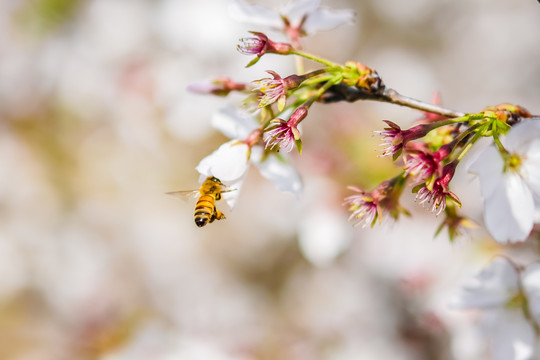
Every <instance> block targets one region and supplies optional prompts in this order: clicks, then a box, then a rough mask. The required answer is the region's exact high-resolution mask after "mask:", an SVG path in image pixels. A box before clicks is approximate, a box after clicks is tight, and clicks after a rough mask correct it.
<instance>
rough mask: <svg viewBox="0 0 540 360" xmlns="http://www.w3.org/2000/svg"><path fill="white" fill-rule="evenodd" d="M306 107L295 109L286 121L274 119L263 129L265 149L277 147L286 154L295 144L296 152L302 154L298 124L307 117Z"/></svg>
mask: <svg viewBox="0 0 540 360" xmlns="http://www.w3.org/2000/svg"><path fill="white" fill-rule="evenodd" d="M307 113H308V107H307V106H305V105H302V106H300V107H299V108H298V109H296V110H295V111H294V112H293V113H292V115H291V117H290V118H289V120H288V121H285V120H282V119H275V120H272V121H271V122H270V126H268V127H267V128H266V129H265V134H264V139H265V141H266V147H267V148H273V147H274V146H279V147H281V148H282V149H284V150H285V151H287V152H291V150H292V149H293V147H294V145H295V144H296V146H297V148H298V151H299V152H302V140H301V139H300V131H299V130H298V124H299V123H300V122H301V121H302V120H304V118H305V117H306V116H307Z"/></svg>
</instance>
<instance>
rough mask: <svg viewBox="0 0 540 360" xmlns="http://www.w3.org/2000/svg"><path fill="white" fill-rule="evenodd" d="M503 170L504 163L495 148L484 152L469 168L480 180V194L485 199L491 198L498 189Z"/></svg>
mask: <svg viewBox="0 0 540 360" xmlns="http://www.w3.org/2000/svg"><path fill="white" fill-rule="evenodd" d="M503 169H504V161H503V159H502V157H501V155H500V154H499V151H498V150H497V149H496V148H495V146H489V147H487V148H485V149H484V150H482V151H481V152H480V154H478V157H477V158H476V160H475V161H474V162H473V163H472V164H471V165H470V166H469V172H471V173H473V174H475V175H477V176H478V178H479V180H480V192H481V194H482V197H483V198H484V199H487V198H489V197H490V196H491V195H492V194H493V192H494V191H495V189H496V188H497V186H498V184H499V182H500V181H501V178H502V174H503Z"/></svg>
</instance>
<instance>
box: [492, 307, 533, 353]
mask: <svg viewBox="0 0 540 360" xmlns="http://www.w3.org/2000/svg"><path fill="white" fill-rule="evenodd" d="M489 333H490V339H491V344H492V358H493V359H495V360H530V359H531V356H532V355H533V352H534V341H535V334H534V328H533V326H532V325H531V323H529V322H528V321H527V319H526V318H525V317H524V316H523V312H522V311H521V310H519V309H515V310H508V311H501V312H500V313H499V314H498V316H497V320H496V321H495V322H494V323H492V324H491V326H490V327H489Z"/></svg>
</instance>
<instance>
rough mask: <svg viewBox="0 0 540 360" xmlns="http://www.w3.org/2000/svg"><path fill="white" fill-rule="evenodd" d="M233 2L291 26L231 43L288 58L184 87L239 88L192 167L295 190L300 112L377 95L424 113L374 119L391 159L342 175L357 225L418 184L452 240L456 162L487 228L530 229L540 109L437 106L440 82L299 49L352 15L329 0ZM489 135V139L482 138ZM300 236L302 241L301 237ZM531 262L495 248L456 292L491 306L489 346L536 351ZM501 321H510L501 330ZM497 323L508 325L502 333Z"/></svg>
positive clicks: (267, 22)
mask: <svg viewBox="0 0 540 360" xmlns="http://www.w3.org/2000/svg"><path fill="white" fill-rule="evenodd" d="M230 12H231V15H232V16H233V17H234V18H235V19H237V20H238V21H241V22H244V23H248V24H251V25H255V26H258V27H263V28H266V30H270V31H272V30H278V31H280V32H281V33H282V34H285V35H286V36H287V40H286V41H285V42H278V41H274V40H273V39H271V37H272V36H273V35H272V34H270V33H268V34H267V33H263V32H260V31H251V32H250V35H249V36H248V37H244V38H241V39H240V40H239V44H238V45H237V50H238V52H240V53H241V54H243V55H249V56H252V57H253V56H254V57H253V58H252V59H251V61H249V63H248V64H247V67H249V66H253V65H255V64H256V63H258V62H259V60H260V59H261V58H262V57H267V55H268V54H275V55H282V57H280V58H283V57H289V58H290V57H293V58H294V60H295V61H294V63H295V65H296V70H295V71H291V72H290V73H288V74H283V73H281V74H280V73H278V71H276V70H275V69H269V70H266V72H267V73H268V74H269V75H270V76H271V77H265V78H260V79H257V80H251V81H249V82H247V83H238V82H235V81H233V80H231V79H229V78H228V77H221V78H217V79H216V80H214V82H213V83H211V84H208V83H205V84H201V83H199V84H194V85H193V86H191V87H190V90H192V91H194V92H198V93H206V94H213V95H218V96H227V95H229V94H230V93H231V92H236V93H240V94H242V95H245V101H244V107H243V108H239V107H235V106H233V105H230V106H228V107H225V108H223V109H221V110H219V111H217V112H216V114H215V115H214V117H213V119H212V124H213V126H214V127H215V128H216V129H218V130H220V131H221V132H222V133H223V134H225V135H226V136H227V137H229V138H230V141H227V142H225V143H224V144H222V145H221V146H220V147H219V148H218V149H217V150H216V151H214V152H213V153H212V154H210V155H208V156H207V157H205V158H204V159H202V160H201V162H200V163H199V165H198V166H197V168H196V169H197V171H198V172H199V173H200V178H201V181H202V180H204V179H206V178H208V177H216V178H218V179H219V180H220V181H221V182H222V183H223V184H225V185H227V186H229V187H231V188H234V189H236V190H240V189H241V186H242V183H243V181H244V179H245V176H246V174H247V172H248V169H249V168H251V167H252V165H254V167H256V168H258V169H259V171H260V173H261V174H262V175H263V177H265V178H267V179H269V180H271V181H272V182H273V183H274V184H275V185H276V187H277V188H278V189H280V190H283V191H288V192H291V193H294V194H298V193H300V191H301V189H302V183H301V181H300V176H299V174H298V173H297V171H296V170H295V168H294V167H293V166H292V163H291V161H290V158H289V153H291V152H293V150H294V149H296V151H297V152H298V154H301V153H302V148H303V141H302V140H303V139H302V136H303V129H301V127H300V126H301V125H300V124H302V126H305V125H304V124H305V123H306V120H307V119H308V118H309V116H308V115H310V114H313V113H314V112H316V111H317V107H319V106H322V105H324V104H327V103H332V102H340V101H347V102H354V101H359V100H376V101H381V102H386V103H390V104H395V105H400V106H407V107H409V108H412V109H416V110H420V111H422V112H423V115H422V116H421V117H420V118H418V119H417V121H416V122H415V123H414V124H413V125H412V126H410V127H408V128H405V127H403V128H402V126H400V125H398V124H397V123H396V122H397V121H396V122H394V121H390V120H383V121H384V123H385V127H383V129H382V130H379V131H375V134H376V135H378V136H380V137H381V138H382V144H381V145H382V152H381V153H380V156H379V157H380V158H386V159H389V160H390V159H391V161H392V162H393V164H394V165H395V166H396V167H398V168H399V171H398V172H397V173H398V175H397V176H395V173H396V172H395V173H394V175H393V176H391V177H390V178H386V179H385V178H382V179H381V178H380V177H377V179H378V181H379V184H378V185H376V186H375V187H374V189H373V190H371V191H366V190H363V189H361V188H360V187H357V186H349V189H350V190H352V191H353V192H354V193H353V194H351V195H349V196H347V197H346V198H345V200H344V204H343V205H344V206H346V208H347V210H348V211H349V213H350V214H349V220H350V221H351V222H352V223H353V224H354V225H361V226H362V227H367V226H371V227H373V226H374V225H375V224H376V223H378V222H381V221H382V219H384V218H387V217H389V218H391V219H394V220H397V219H398V218H399V217H400V216H401V215H410V213H409V212H408V211H407V210H406V209H405V208H404V207H402V206H401V204H400V202H401V196H402V195H403V193H404V190H405V189H406V188H408V187H409V188H410V189H411V192H412V193H415V194H416V203H417V204H419V205H422V206H424V207H425V208H427V209H429V210H430V211H431V212H432V213H434V214H435V215H436V216H437V217H439V216H441V217H443V219H442V221H441V223H440V226H439V227H438V229H437V231H436V235H437V234H439V233H440V232H441V231H442V229H443V228H446V229H447V230H448V235H449V238H450V240H451V241H453V240H454V239H455V238H456V237H457V236H458V235H459V234H461V231H462V229H463V228H472V227H475V223H474V222H473V221H472V220H469V219H468V217H467V216H465V215H462V214H461V213H460V212H461V210H459V209H460V208H461V207H462V203H461V201H460V198H459V197H460V196H463V195H462V194H461V193H460V191H456V188H455V187H454V186H455V184H454V182H453V180H454V178H455V177H456V174H459V173H460V172H459V170H460V169H464V170H468V171H469V172H470V173H471V174H474V176H475V177H477V178H478V179H479V186H480V191H479V193H480V195H481V196H482V198H483V201H484V223H485V227H486V228H487V230H488V232H489V233H490V234H491V236H492V237H493V239H494V240H496V241H497V242H499V243H508V242H511V243H514V242H521V241H525V240H527V239H528V238H530V235H531V233H532V231H534V224H535V223H536V222H538V221H539V218H538V214H539V213H540V211H539V210H540V206H539V204H540V121H538V118H536V117H534V116H532V115H531V113H529V112H528V111H527V110H525V109H524V108H523V107H521V106H516V105H512V104H508V103H504V104H500V105H496V106H488V107H485V108H483V109H481V110H479V111H477V112H472V113H461V112H457V111H453V110H449V109H445V108H443V107H441V106H440V97H439V95H438V94H436V96H435V97H434V98H433V100H432V104H428V103H424V102H421V101H418V100H415V99H412V98H409V97H406V96H403V95H401V94H399V93H398V92H397V91H396V90H394V89H392V88H389V87H388V86H387V84H386V83H385V82H384V81H383V78H382V77H381V76H380V75H379V74H378V73H377V71H375V70H374V69H372V68H371V67H369V66H367V65H365V64H363V63H361V62H357V61H347V62H345V63H344V64H340V63H336V62H333V61H330V60H327V59H324V58H322V57H319V56H317V55H314V54H311V53H308V52H305V51H303V47H302V45H301V43H300V39H301V37H302V36H306V35H311V34H314V33H315V32H316V31H318V30H327V29H330V28H333V27H335V26H337V25H341V24H346V23H350V22H351V20H352V18H353V15H354V14H353V13H352V12H351V11H349V10H339V11H337V10H330V9H327V8H324V7H321V6H320V1H319V0H297V1H292V2H289V4H288V5H287V6H285V7H282V8H280V9H278V10H274V9H271V8H268V7H265V6H262V5H259V4H255V3H248V2H247V1H245V0H232V1H231V5H230ZM269 34H270V35H269ZM304 60H310V61H311V63H310V64H311V65H312V66H314V68H313V69H309V70H308V71H304ZM263 70H264V69H263ZM307 122H308V123H309V121H307ZM329 126H331V125H329ZM481 139H484V140H485V141H480V140H481ZM486 142H487V143H488V144H487V147H486V148H484V149H479V148H481V147H482V146H483V145H482V144H485V143H486ZM471 149H475V151H470V150H471ZM296 151H295V153H296ZM467 154H470V155H469V156H474V155H475V154H476V158H475V159H473V160H474V161H473V162H472V164H471V165H470V167H468V168H467V166H464V165H461V164H462V161H463V160H464V159H469V157H467V158H466V155H467ZM381 161H382V160H381ZM467 161H469V160H467ZM368 170H369V169H368ZM336 178H337V176H336ZM381 180H382V181H381ZM359 181H360V182H361V183H362V182H364V181H365V179H360V180H359ZM475 185H476V183H474V184H472V186H475ZM239 193H240V191H231V192H228V193H226V194H223V197H224V198H225V199H226V201H227V202H228V204H229V205H230V206H231V207H232V206H233V205H234V203H235V202H236V199H237V197H238V195H239ZM302 246H303V248H305V249H307V248H308V246H307V245H306V244H303V245H302ZM335 249H338V250H336V251H334V252H333V254H334V255H332V256H335V254H337V253H338V252H339V251H341V250H340V249H341V248H340V247H339V246H338V247H335ZM306 253H310V252H309V251H306ZM311 255H313V253H312V254H311ZM317 261H319V262H324V261H323V260H317ZM317 261H316V262H317ZM539 269H540V266H537V265H532V266H529V267H527V268H526V269H525V270H523V269H520V268H518V267H517V266H515V265H513V263H512V262H511V261H508V260H506V259H503V258H498V259H496V260H495V261H493V262H492V263H491V265H490V266H489V267H488V268H487V269H486V270H485V271H484V272H482V273H481V274H480V275H479V276H478V277H477V278H476V279H475V283H474V284H473V285H469V286H467V287H466V288H465V291H464V293H463V295H462V296H461V297H460V300H459V306H460V307H462V308H483V309H489V311H492V312H494V313H495V316H494V318H495V319H496V321H495V323H494V327H493V329H494V332H493V334H495V335H493V336H492V338H493V340H494V343H495V347H496V349H495V351H494V353H497V354H498V355H497V356H499V358H501V359H503V358H504V359H511V358H513V359H528V358H530V356H531V354H532V352H533V350H532V349H533V345H532V343H533V340H534V336H535V334H534V333H535V331H537V330H538V329H540V323H539V321H540V285H538V283H539V280H540V272H539V271H538V270H539ZM505 322H506V323H505ZM504 326H506V328H507V329H508V330H507V332H506V333H505V332H502V331H498V330H497V327H504ZM501 334H506V335H507V336H506V338H505V337H504V336H502V337H501V336H500V335H501ZM496 358H497V357H496Z"/></svg>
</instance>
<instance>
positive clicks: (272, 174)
mask: <svg viewBox="0 0 540 360" xmlns="http://www.w3.org/2000/svg"><path fill="white" fill-rule="evenodd" d="M262 154H263V149H262V147H260V146H255V147H253V148H252V153H251V159H252V161H253V163H254V164H255V165H256V166H257V167H258V168H259V171H260V172H261V175H262V176H264V177H265V178H267V179H268V180H270V181H272V182H273V183H274V185H275V186H276V188H277V189H278V190H280V191H287V192H291V193H293V194H295V195H299V194H300V193H301V191H302V181H301V180H300V175H298V173H297V172H296V169H295V168H294V167H293V166H292V164H291V163H290V162H289V161H288V160H287V159H286V158H285V157H284V156H282V155H276V154H275V153H273V154H270V155H269V156H268V157H267V158H265V159H264V160H262Z"/></svg>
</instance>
